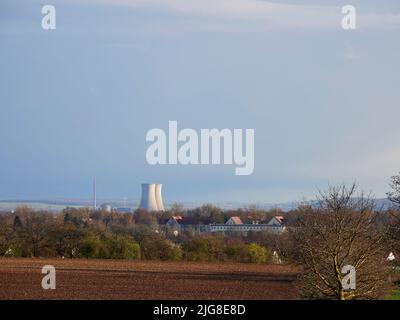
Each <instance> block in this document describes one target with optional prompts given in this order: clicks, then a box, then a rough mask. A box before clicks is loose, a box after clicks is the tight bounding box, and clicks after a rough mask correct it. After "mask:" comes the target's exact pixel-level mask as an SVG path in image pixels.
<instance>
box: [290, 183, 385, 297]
mask: <svg viewBox="0 0 400 320" xmlns="http://www.w3.org/2000/svg"><path fill="white" fill-rule="evenodd" d="M299 210H300V211H301V213H300V217H299V219H298V221H297V224H296V227H295V228H294V229H293V230H292V232H291V234H292V236H293V238H294V243H295V245H296V247H297V250H298V253H299V257H300V260H301V263H302V264H303V266H304V293H305V295H306V296H308V297H311V298H327V299H338V300H350V299H376V298H380V297H382V295H383V294H384V293H385V292H386V290H387V287H388V283H389V282H388V268H387V266H386V259H385V250H384V248H385V247H384V240H385V235H386V232H385V231H384V230H380V229H379V228H378V227H377V224H376V223H375V222H376V213H375V212H374V201H373V200H372V199H371V197H370V196H365V195H364V194H363V193H361V194H359V195H357V194H356V185H355V184H353V185H351V186H350V187H346V186H345V185H342V186H339V187H330V188H329V189H328V190H327V191H326V192H320V193H319V196H318V201H317V204H316V205H315V206H312V207H310V206H304V207H303V208H300V209H299ZM345 266H352V267H354V269H355V272H356V274H355V276H356V277H355V280H356V281H355V284H356V287H355V289H348V288H347V287H346V281H345V280H346V276H347V273H346V272H345V269H343V267H345Z"/></svg>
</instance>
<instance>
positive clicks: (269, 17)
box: [76, 0, 400, 29]
mask: <svg viewBox="0 0 400 320" xmlns="http://www.w3.org/2000/svg"><path fill="white" fill-rule="evenodd" d="M76 1H78V2H80V3H82V2H84V3H91V4H99V3H101V4H107V5H113V6H126V7H131V8H136V9H148V10H157V11H163V12H169V13H172V14H176V15H180V16H192V17H197V18H203V19H205V20H206V21H204V20H203V23H206V22H207V23H210V22H214V27H215V26H216V25H215V21H219V22H221V23H223V22H225V23H226V22H228V23H229V22H237V23H240V24H242V25H243V26H246V23H247V24H252V25H253V26H256V27H258V28H274V27H279V28H285V27H287V28H337V29H340V28H341V20H342V17H343V14H342V13H341V7H339V6H323V5H320V6H316V5H296V4H281V3H273V2H269V1H263V0H190V1H188V0H76ZM357 9H358V11H357V13H358V14H357V19H358V22H359V23H358V27H359V28H360V29H364V28H399V27H400V15H399V14H393V13H390V12H388V13H382V12H379V13H378V12H374V10H373V9H366V8H364V7H363V8H357ZM247 27H248V25H247ZM203 28H204V26H203Z"/></svg>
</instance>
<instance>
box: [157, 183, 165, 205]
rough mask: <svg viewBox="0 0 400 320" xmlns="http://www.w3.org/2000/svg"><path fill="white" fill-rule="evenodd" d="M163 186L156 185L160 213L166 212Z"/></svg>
mask: <svg viewBox="0 0 400 320" xmlns="http://www.w3.org/2000/svg"><path fill="white" fill-rule="evenodd" d="M161 191H162V184H161V183H159V184H156V202H157V208H158V211H165V210H164V203H163V199H162V193H161Z"/></svg>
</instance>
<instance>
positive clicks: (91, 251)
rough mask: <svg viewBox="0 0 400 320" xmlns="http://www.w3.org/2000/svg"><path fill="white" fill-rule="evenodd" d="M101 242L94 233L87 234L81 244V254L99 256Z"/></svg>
mask: <svg viewBox="0 0 400 320" xmlns="http://www.w3.org/2000/svg"><path fill="white" fill-rule="evenodd" d="M100 246H101V242H100V240H99V238H98V237H96V236H94V235H86V236H85V238H84V239H83V240H82V242H81V244H80V246H79V252H80V254H81V255H82V256H83V257H85V258H98V257H99V253H100Z"/></svg>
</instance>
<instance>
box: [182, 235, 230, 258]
mask: <svg viewBox="0 0 400 320" xmlns="http://www.w3.org/2000/svg"><path fill="white" fill-rule="evenodd" d="M182 249H183V252H184V256H185V259H187V260H189V261H208V262H216V261H220V260H223V247H222V242H221V240H220V239H218V238H215V237H210V236H206V237H198V238H195V239H192V240H189V241H186V242H184V243H183V245H182Z"/></svg>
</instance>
